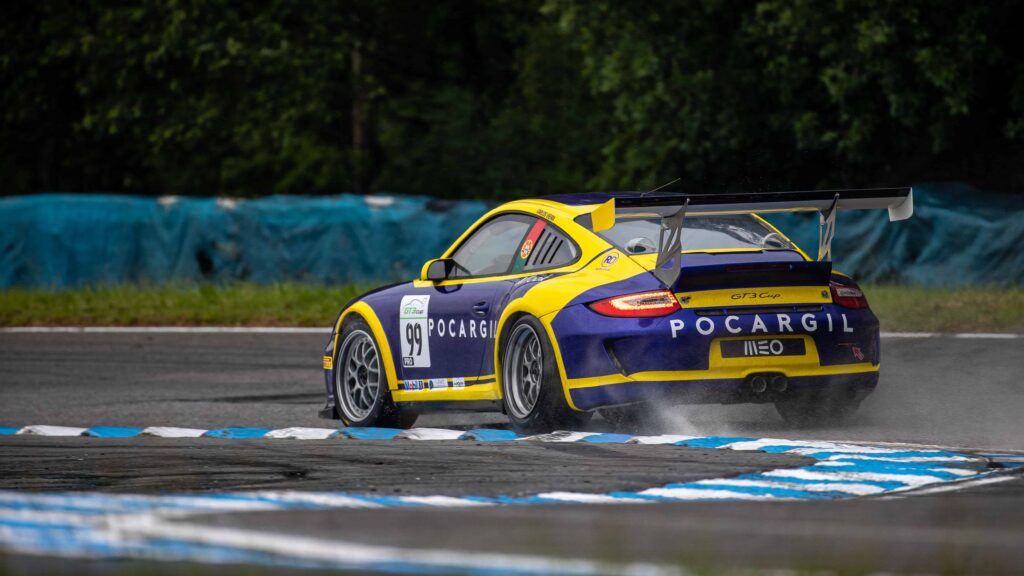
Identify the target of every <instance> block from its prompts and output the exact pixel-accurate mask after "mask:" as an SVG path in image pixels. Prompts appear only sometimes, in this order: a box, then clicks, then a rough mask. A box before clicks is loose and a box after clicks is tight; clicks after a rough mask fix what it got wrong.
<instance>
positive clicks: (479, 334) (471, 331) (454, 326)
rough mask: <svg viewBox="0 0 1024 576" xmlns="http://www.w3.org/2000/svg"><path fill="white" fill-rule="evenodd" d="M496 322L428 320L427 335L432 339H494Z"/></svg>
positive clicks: (456, 319)
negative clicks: (435, 337)
mask: <svg viewBox="0 0 1024 576" xmlns="http://www.w3.org/2000/svg"><path fill="white" fill-rule="evenodd" d="M497 324H498V322H497V321H496V320H474V319H472V318H470V319H466V318H448V319H444V318H437V319H434V318H429V319H428V320H427V334H428V335H429V336H430V337H431V338H433V337H434V336H437V337H439V338H491V339H493V338H494V332H495V330H496V329H497Z"/></svg>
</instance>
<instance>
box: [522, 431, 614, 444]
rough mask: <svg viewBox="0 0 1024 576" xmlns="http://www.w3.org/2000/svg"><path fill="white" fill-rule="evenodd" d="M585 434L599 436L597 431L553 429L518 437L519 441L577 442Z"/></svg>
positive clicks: (585, 435) (584, 436)
mask: <svg viewBox="0 0 1024 576" xmlns="http://www.w3.org/2000/svg"><path fill="white" fill-rule="evenodd" d="M587 436H600V434H598V433H597V432H575V431H571V430H555V431H554V432H551V433H550V434H537V435H535V436H527V437H525V438H519V439H517V441H519V442H579V441H580V440H582V439H584V438H586V437H587Z"/></svg>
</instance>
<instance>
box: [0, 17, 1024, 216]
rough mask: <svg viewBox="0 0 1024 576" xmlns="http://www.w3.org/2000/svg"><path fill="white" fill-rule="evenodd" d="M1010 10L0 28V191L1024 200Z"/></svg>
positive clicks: (65, 21) (237, 20) (1015, 24)
mask: <svg viewBox="0 0 1024 576" xmlns="http://www.w3.org/2000/svg"><path fill="white" fill-rule="evenodd" d="M1022 23H1024V3H1020V2H1014V1H1009V0H1005V1H998V0H996V1H991V2H984V3H978V2H972V1H967V0H963V1H952V0H951V1H948V2H938V1H927V0H903V1H901V2H888V1H882V0H863V1H857V2H848V1H842V2H815V1H812V0H791V1H783V0H760V1H719V0H703V1H694V0H680V1H675V2H668V1H666V2H658V3H653V4H652V3H650V2H633V1H627V0H594V1H587V2H582V1H572V0H433V1H431V2H418V1H412V0H409V1H400V0H365V1H363V0H353V1H348V2H327V1H297V0H267V1H262V2H256V1H248V2H243V1H238V0H201V1H200V0H195V1H188V0H140V1H137V2H130V3H110V2H85V1H79V2H75V1H71V0H39V1H35V2H15V3H11V4H8V5H7V6H6V7H5V17H4V18H3V19H0V46H2V48H0V50H2V53H0V54H2V55H0V115H2V116H0V118H2V125H0V174H2V175H3V178H4V186H3V187H2V188H0V193H3V194H17V193H31V192H41V191H82V192H88V191H108V192H131V193H141V194H183V195H190V194H196V195H231V196H256V195H263V194H270V193H285V194H292V193H301V194H326V193H336V192H342V191H354V192H361V193H362V192H371V191H392V192H403V193H414V194H429V195H436V196H443V197H483V198H486V197H514V196H521V195H537V194H546V193H554V192H565V191H580V190H585V189H645V188H651V187H654V186H657V185H659V184H662V183H664V182H666V181H668V180H671V179H673V178H675V177H677V176H678V177H681V178H682V180H681V182H680V183H679V184H677V185H675V186H673V187H674V188H679V189H683V190H733V189H746V190H764V189H785V188H809V187H826V186H881V185H890V184H892V185H895V184H907V183H912V182H921V181H928V180H964V181H967V182H970V183H972V184H974V185H976V186H981V187H985V188H991V189H997V190H1008V191H1018V192H1019V191H1021V190H1024V170H1022V166H1024V58H1022V56H1024V34H1021V33H1020V26H1021V24H1022Z"/></svg>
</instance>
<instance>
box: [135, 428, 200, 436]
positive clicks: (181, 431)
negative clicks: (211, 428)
mask: <svg viewBox="0 0 1024 576" xmlns="http://www.w3.org/2000/svg"><path fill="white" fill-rule="evenodd" d="M207 432H208V430H202V429H199V428H175V427H173V426H150V427H149V428H146V429H145V430H143V431H142V435H143V436H158V437H160V438H199V437H200V436H202V435H203V434H206V433H207Z"/></svg>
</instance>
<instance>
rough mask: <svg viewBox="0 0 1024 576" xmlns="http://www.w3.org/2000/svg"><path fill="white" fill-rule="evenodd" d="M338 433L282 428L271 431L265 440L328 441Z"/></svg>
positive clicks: (323, 429) (314, 429)
mask: <svg viewBox="0 0 1024 576" xmlns="http://www.w3.org/2000/svg"><path fill="white" fill-rule="evenodd" d="M337 433H338V429H337V428H300V427H296V428H281V429H280V430H271V431H270V432H267V433H266V435H264V436H263V437H264V438H291V439H295V440H326V439H328V438H330V437H331V436H333V435H335V434H337Z"/></svg>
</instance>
